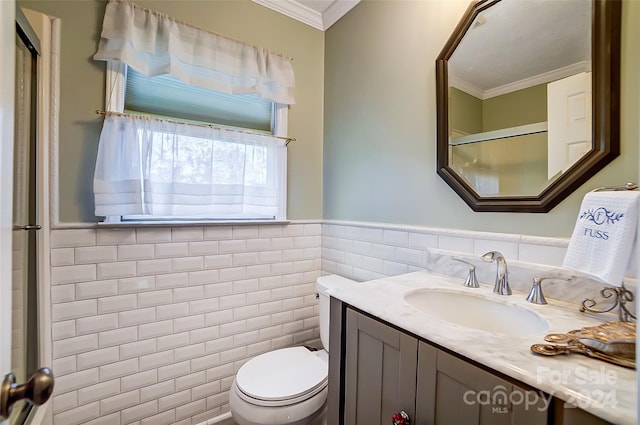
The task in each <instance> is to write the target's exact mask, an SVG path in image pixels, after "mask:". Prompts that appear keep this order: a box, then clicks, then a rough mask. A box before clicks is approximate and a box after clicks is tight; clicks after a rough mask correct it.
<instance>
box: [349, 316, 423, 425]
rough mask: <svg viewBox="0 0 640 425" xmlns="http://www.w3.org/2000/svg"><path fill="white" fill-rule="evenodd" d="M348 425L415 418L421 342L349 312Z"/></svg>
mask: <svg viewBox="0 0 640 425" xmlns="http://www.w3.org/2000/svg"><path fill="white" fill-rule="evenodd" d="M346 332H347V335H346V336H347V337H346V365H345V377H346V379H345V406H344V409H345V410H344V413H345V422H344V423H345V424H348V425H388V424H390V423H391V416H392V415H393V413H394V412H397V411H400V410H404V411H405V412H407V413H408V414H409V416H410V417H413V416H414V406H415V394H416V361H417V352H418V341H417V339H416V338H413V337H411V336H408V335H406V334H404V333H402V332H400V331H398V330H397V329H394V328H392V327H390V326H387V325H385V324H383V323H380V322H378V321H376V320H374V319H371V318H370V317H367V316H365V315H363V314H360V313H358V312H355V311H353V310H351V309H347V323H346Z"/></svg>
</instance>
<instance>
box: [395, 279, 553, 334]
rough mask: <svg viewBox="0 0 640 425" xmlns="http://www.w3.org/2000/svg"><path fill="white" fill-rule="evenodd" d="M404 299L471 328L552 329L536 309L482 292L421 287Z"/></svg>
mask: <svg viewBox="0 0 640 425" xmlns="http://www.w3.org/2000/svg"><path fill="white" fill-rule="evenodd" d="M496 297H499V295H496ZM404 299H405V301H406V302H407V303H409V304H410V305H411V306H413V307H415V308H417V309H418V310H421V311H423V312H425V313H427V314H429V315H431V316H433V317H436V318H438V319H440V320H446V321H448V322H451V323H455V324H457V325H460V326H465V327H467V328H474V329H481V330H485V331H489V332H494V333H501V334H506V335H509V336H526V335H533V334H540V333H544V332H545V331H547V330H548V329H549V324H548V323H547V321H546V320H544V319H543V318H542V317H540V316H539V315H537V314H536V313H534V312H532V311H529V310H526V309H524V308H520V307H518V306H516V305H512V304H505V303H502V302H499V301H498V300H495V301H494V300H492V299H489V298H484V297H482V296H478V295H469V294H466V293H461V292H445V291H438V290H433V289H419V290H417V291H411V292H408V293H406V294H405V295H404Z"/></svg>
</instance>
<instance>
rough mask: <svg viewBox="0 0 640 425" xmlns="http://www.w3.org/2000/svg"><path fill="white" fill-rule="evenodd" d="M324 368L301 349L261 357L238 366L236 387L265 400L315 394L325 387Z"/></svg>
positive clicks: (315, 357) (276, 351)
mask: <svg viewBox="0 0 640 425" xmlns="http://www.w3.org/2000/svg"><path fill="white" fill-rule="evenodd" d="M327 373H328V365H327V362H326V361H324V360H322V359H320V358H319V357H318V356H316V355H315V354H313V352H311V351H309V350H308V349H306V348H304V347H291V348H283V349H280V350H275V351H271V352H268V353H265V354H261V355H259V356H257V357H254V358H253V359H251V360H249V361H248V362H247V363H245V364H244V365H242V367H241V368H240V370H238V373H237V374H236V385H237V386H238V389H240V391H242V392H243V393H245V394H246V395H248V396H250V397H252V398H254V399H258V400H265V401H279V400H289V399H292V398H296V397H300V396H302V395H304V394H307V393H310V394H311V395H312V394H315V393H316V392H317V391H318V390H319V389H321V388H323V387H324V386H326V384H327Z"/></svg>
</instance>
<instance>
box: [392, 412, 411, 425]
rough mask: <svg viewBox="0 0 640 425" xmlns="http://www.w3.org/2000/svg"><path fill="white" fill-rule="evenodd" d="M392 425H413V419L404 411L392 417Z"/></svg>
mask: <svg viewBox="0 0 640 425" xmlns="http://www.w3.org/2000/svg"><path fill="white" fill-rule="evenodd" d="M391 425H411V418H409V415H408V414H407V412H405V411H404V410H401V411H399V412H396V413H394V414H393V415H391Z"/></svg>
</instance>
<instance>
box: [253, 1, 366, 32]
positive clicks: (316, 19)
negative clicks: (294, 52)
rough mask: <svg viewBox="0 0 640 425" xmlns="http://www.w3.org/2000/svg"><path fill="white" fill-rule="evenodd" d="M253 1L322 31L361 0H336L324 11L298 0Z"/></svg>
mask: <svg viewBox="0 0 640 425" xmlns="http://www.w3.org/2000/svg"><path fill="white" fill-rule="evenodd" d="M253 2H254V3H257V4H259V5H261V6H264V7H268V8H269V9H271V10H274V11H276V12H278V13H282V14H283V15H286V16H288V17H290V18H293V19H295V20H297V21H300V22H302V23H304V24H307V25H310V26H312V27H313V28H316V29H319V30H320V31H325V30H326V29H327V28H329V27H330V26H331V25H333V24H334V23H336V21H338V19H340V18H341V17H342V16H344V14H345V13H347V12H348V11H350V10H351V9H352V8H353V7H354V6H355V5H356V4H358V3H359V2H360V0H334V1H333V3H331V5H330V6H329V7H328V8H327V9H326V10H325V11H324V12H323V13H320V12H318V11H317V10H314V9H312V8H310V7H308V6H305V5H304V4H302V3H299V2H297V1H296V0H253Z"/></svg>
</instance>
